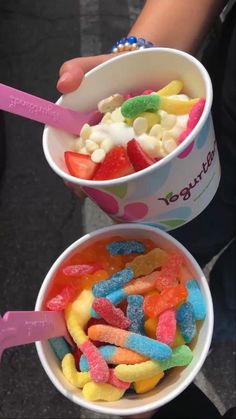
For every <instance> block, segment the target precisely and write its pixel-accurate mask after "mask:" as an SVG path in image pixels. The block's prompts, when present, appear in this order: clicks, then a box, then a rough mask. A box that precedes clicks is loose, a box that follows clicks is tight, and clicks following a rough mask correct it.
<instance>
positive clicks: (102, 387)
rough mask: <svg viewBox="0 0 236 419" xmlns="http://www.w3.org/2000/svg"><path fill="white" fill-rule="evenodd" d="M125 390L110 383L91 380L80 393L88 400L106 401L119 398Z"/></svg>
mask: <svg viewBox="0 0 236 419" xmlns="http://www.w3.org/2000/svg"><path fill="white" fill-rule="evenodd" d="M124 392H125V390H124V389H121V388H117V387H114V386H112V385H111V384H106V383H105V384H97V383H94V382H93V381H91V382H90V383H87V384H85V386H84V388H83V390H82V393H83V396H84V397H85V399H87V400H90V401H93V402H94V401H95V400H105V401H106V402H114V401H116V400H119V399H120V398H121V397H122V396H123V394H124Z"/></svg>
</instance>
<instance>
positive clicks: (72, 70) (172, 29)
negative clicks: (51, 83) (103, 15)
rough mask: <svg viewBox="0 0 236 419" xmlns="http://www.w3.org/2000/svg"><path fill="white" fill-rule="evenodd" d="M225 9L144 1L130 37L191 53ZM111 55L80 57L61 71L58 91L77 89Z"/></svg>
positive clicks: (215, 4) (207, 2) (190, 1)
mask: <svg viewBox="0 0 236 419" xmlns="http://www.w3.org/2000/svg"><path fill="white" fill-rule="evenodd" d="M224 5H225V0H147V1H146V3H145V6H144V8H143V9H142V11H141V13H140V15H139V17H138V19H137V20H136V22H135V24H134V25H133V27H132V28H131V30H130V32H129V33H130V34H132V35H136V36H137V37H142V38H145V39H147V40H150V41H152V42H153V43H154V45H156V46H163V47H170V48H177V49H181V50H184V51H187V52H191V53H194V52H196V51H197V49H198V48H199V46H200V44H201V41H202V39H203V38H204V36H205V35H206V33H207V31H208V30H209V28H210V27H211V24H212V23H213V22H214V20H215V19H216V17H217V16H218V15H219V14H220V12H221V11H222V9H223V7H224ZM112 56H113V55H111V54H105V55H96V56H94V57H80V58H75V59H73V60H69V61H66V62H65V63H64V64H63V65H62V67H61V69H60V73H59V74H60V78H59V80H58V83H57V88H58V90H59V91H60V92H62V93H68V92H71V91H73V90H75V89H77V88H78V87H79V85H80V83H81V81H82V79H83V76H84V74H85V73H86V72H88V71H89V70H91V69H92V68H94V67H96V66H97V65H98V64H101V63H102V62H104V61H107V60H109V59H110V58H111V57H112Z"/></svg>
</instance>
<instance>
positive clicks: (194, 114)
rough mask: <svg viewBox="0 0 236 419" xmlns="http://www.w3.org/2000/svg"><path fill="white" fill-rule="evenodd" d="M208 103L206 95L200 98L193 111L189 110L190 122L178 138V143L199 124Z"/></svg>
mask: <svg viewBox="0 0 236 419" xmlns="http://www.w3.org/2000/svg"><path fill="white" fill-rule="evenodd" d="M205 103H206V99H205V98H204V97H202V98H200V99H199V101H198V102H197V103H196V104H195V105H194V106H193V107H192V109H191V111H190V112H189V117H188V122H187V127H186V129H185V130H184V131H183V132H181V134H180V136H179V138H178V144H181V143H182V142H183V141H184V140H185V138H186V137H187V136H188V135H189V134H190V132H191V131H192V130H193V128H194V127H195V126H196V125H197V123H198V121H199V119H200V118H201V116H202V112H203V109H204V106H205Z"/></svg>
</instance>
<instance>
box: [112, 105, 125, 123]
mask: <svg viewBox="0 0 236 419" xmlns="http://www.w3.org/2000/svg"><path fill="white" fill-rule="evenodd" d="M111 120H112V122H124V120H125V118H124V117H123V115H122V113H121V108H120V107H119V108H117V109H115V110H114V111H113V112H112V113H111Z"/></svg>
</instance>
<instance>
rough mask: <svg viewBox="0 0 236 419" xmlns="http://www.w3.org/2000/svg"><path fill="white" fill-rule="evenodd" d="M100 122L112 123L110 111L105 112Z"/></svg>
mask: <svg viewBox="0 0 236 419" xmlns="http://www.w3.org/2000/svg"><path fill="white" fill-rule="evenodd" d="M101 122H102V123H103V124H111V123H112V119H111V112H107V113H105V115H104V116H103V118H102V120H101Z"/></svg>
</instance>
